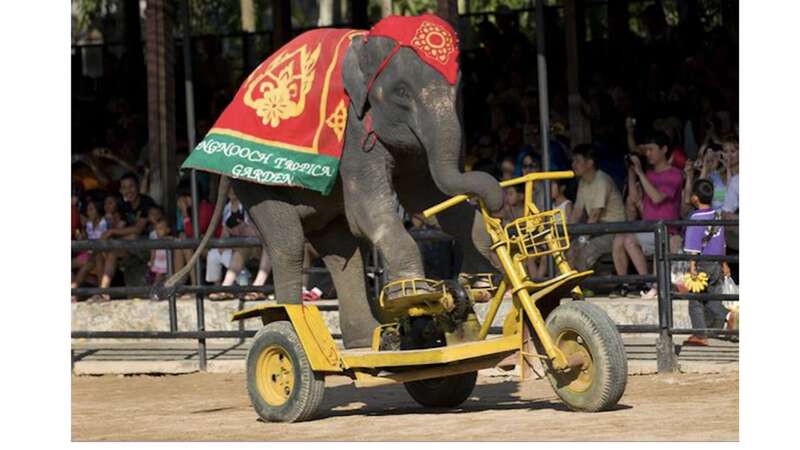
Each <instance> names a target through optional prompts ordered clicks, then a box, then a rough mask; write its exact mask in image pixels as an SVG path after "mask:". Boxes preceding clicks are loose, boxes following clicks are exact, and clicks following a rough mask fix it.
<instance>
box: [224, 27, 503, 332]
mask: <svg viewBox="0 0 800 450" xmlns="http://www.w3.org/2000/svg"><path fill="white" fill-rule="evenodd" d="M393 46H394V42H393V41H392V40H389V39H386V38H382V37H372V38H370V39H369V40H368V41H366V42H365V40H364V39H363V37H356V38H355V39H353V41H352V43H351V44H350V46H349V48H348V50H347V53H346V56H345V59H344V66H343V78H344V86H345V89H346V90H347V92H348V94H349V95H350V97H351V102H350V106H349V111H348V115H347V118H348V120H347V127H346V132H345V142H344V149H343V153H342V158H341V164H340V167H339V173H340V177H339V179H338V180H337V182H336V184H335V187H334V188H333V191H332V192H331V193H330V194H329V195H328V196H323V195H321V194H319V193H317V192H314V191H311V190H307V189H287V188H281V187H275V186H265V185H258V184H253V183H249V182H245V181H240V180H231V186H232V188H233V190H234V191H235V193H236V195H237V196H238V197H239V199H240V200H241V201H242V203H243V204H244V206H245V207H246V208H247V210H248V212H249V214H250V217H251V219H252V220H253V222H254V223H255V225H256V227H257V228H258V230H259V231H260V233H261V236H262V237H263V239H264V241H265V244H266V246H267V249H268V251H269V255H270V258H272V267H273V276H274V279H275V297H276V298H277V299H278V301H279V302H281V303H300V301H301V300H300V294H301V290H302V269H303V245H304V242H305V240H306V238H307V239H308V240H309V242H310V243H311V245H312V246H313V247H314V248H315V249H316V250H317V252H319V254H320V255H321V256H322V258H323V260H324V262H325V265H326V266H327V267H328V269H329V270H330V273H331V275H332V277H333V281H334V284H335V286H336V291H337V293H338V297H339V310H340V315H339V317H340V320H341V328H342V336H343V340H344V345H345V347H347V348H352V347H363V346H368V345H369V344H370V338H371V332H372V330H373V329H374V327H375V326H377V325H378V322H377V320H376V319H375V316H374V314H373V311H372V309H371V308H372V307H374V305H370V303H369V301H368V297H367V289H366V284H365V277H364V266H363V259H362V255H363V254H364V253H363V252H364V250H365V249H366V248H368V247H367V246H365V245H364V244H365V243H372V244H374V245H375V246H377V248H378V249H379V250H380V251H381V253H382V255H383V256H384V258H385V262H386V269H387V270H388V275H389V280H390V281H391V280H396V279H400V278H412V277H424V275H425V272H424V270H423V266H422V258H421V257H420V252H419V249H418V247H417V245H416V244H415V242H414V240H413V239H412V238H411V236H410V235H409V234H408V232H407V231H406V230H405V228H404V226H403V223H402V219H401V217H400V216H399V215H398V212H397V211H398V204H400V205H402V206H403V208H405V210H406V211H409V212H419V211H422V210H423V209H425V208H427V207H430V206H432V205H434V204H436V203H438V202H440V201H443V200H445V199H446V198H447V197H449V196H452V195H456V194H462V193H471V194H477V195H479V196H480V197H481V198H482V199H484V201H485V202H486V204H487V206H488V207H489V208H490V209H491V210H499V209H500V207H501V206H502V201H503V193H502V190H501V188H500V187H499V186H498V183H497V180H495V179H494V178H492V177H491V176H490V175H488V174H486V173H482V172H470V173H462V168H463V152H462V145H463V132H462V128H461V122H460V118H459V116H458V106H457V103H458V102H460V101H461V100H460V99H458V98H457V92H458V91H459V89H458V88H459V86H458V84H460V81H458V82H457V83H456V86H452V85H450V84H448V83H447V81H446V80H445V79H444V78H443V77H442V76H441V75H440V74H439V73H438V72H436V71H435V70H434V69H433V68H431V67H430V66H428V65H426V64H425V63H423V62H422V61H420V60H419V58H418V57H417V56H416V54H415V53H414V51H413V50H411V49H409V48H405V47H403V48H400V49H399V50H398V51H397V52H396V53H395V55H394V56H393V57H392V59H391V61H390V62H389V63H388V64H387V66H386V67H385V68H384V69H383V71H381V73H380V75H379V76H378V78H377V79H376V80H375V82H374V83H373V86H372V90H371V91H370V92H369V98H365V96H366V87H367V83H368V81H369V80H370V78H372V75H373V74H374V73H375V71H376V70H377V68H378V66H379V64H380V63H381V62H382V61H383V59H384V58H385V57H386V55H388V54H389V52H390V50H391V49H392V47H393ZM459 80H460V74H459ZM367 111H368V112H369V114H370V115H371V116H372V128H373V130H374V131H375V133H376V134H377V137H378V140H377V142H376V143H375V145H374V147H372V149H371V150H369V151H365V150H364V149H363V148H362V145H361V142H362V140H363V138H364V137H365V134H366V132H365V130H364V123H363V120H364V117H365V115H364V113H366V112H367ZM220 198H221V197H220ZM438 220H439V223H440V225H441V226H442V228H443V230H444V231H445V232H447V233H449V234H451V235H453V236H454V237H455V238H456V239H458V240H459V241H460V242H461V243H462V244H463V249H464V260H463V263H462V268H461V270H462V271H464V272H477V271H480V270H482V269H483V270H485V269H486V267H487V264H488V261H487V260H486V259H485V256H487V255H488V252H489V248H488V247H489V237H488V236H487V235H486V232H485V231H484V230H483V225H482V222H481V220H480V216H479V214H478V213H477V212H476V211H475V209H474V208H473V207H471V206H470V205H468V204H466V203H463V204H461V205H459V206H457V207H454V208H451V209H449V210H448V211H446V212H445V213H442V214H440V215H439V216H438ZM213 228H214V226H211V227H209V229H213ZM482 255H483V256H482Z"/></svg>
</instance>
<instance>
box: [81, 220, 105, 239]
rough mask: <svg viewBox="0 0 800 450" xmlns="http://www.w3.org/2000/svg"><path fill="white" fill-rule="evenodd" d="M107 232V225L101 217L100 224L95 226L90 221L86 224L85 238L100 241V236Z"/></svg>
mask: <svg viewBox="0 0 800 450" xmlns="http://www.w3.org/2000/svg"><path fill="white" fill-rule="evenodd" d="M107 230H108V223H107V222H106V218H105V217H103V218H102V219H100V222H98V223H97V226H95V225H94V224H93V223H92V221H91V220H90V221H87V222H86V236H87V237H88V238H89V239H90V240H91V239H100V236H102V235H103V233H105V232H106V231H107Z"/></svg>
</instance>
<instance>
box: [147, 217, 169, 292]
mask: <svg viewBox="0 0 800 450" xmlns="http://www.w3.org/2000/svg"><path fill="white" fill-rule="evenodd" d="M151 211H152V209H151ZM149 237H150V239H168V238H169V237H170V229H169V223H167V220H166V219H164V218H163V217H160V218H158V219H155V224H154V225H153V231H151V232H150V235H149ZM147 267H149V268H150V278H151V279H150V283H151V284H155V283H158V282H159V281H161V280H162V279H163V278H164V276H165V275H166V274H167V250H166V249H163V248H159V249H156V250H150V261H148V263H147Z"/></svg>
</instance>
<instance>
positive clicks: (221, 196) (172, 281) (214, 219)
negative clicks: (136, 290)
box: [150, 175, 230, 300]
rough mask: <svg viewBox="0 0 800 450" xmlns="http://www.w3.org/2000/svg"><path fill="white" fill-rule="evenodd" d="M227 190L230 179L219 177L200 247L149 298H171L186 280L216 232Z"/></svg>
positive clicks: (151, 292)
mask: <svg viewBox="0 0 800 450" xmlns="http://www.w3.org/2000/svg"><path fill="white" fill-rule="evenodd" d="M229 188H230V178H228V177H226V176H225V175H222V176H220V179H219V191H218V193H217V204H216V205H215V206H214V213H213V214H212V215H211V221H210V222H209V223H208V229H207V230H206V232H205V234H204V235H203V239H202V240H201V241H200V245H199V246H198V247H197V249H196V250H195V251H194V254H192V257H191V258H190V259H189V261H188V262H187V263H186V265H185V266H184V267H183V268H182V269H181V270H179V271H177V272H176V273H175V274H173V275H172V276H171V277H169V278H168V279H167V280H166V281H164V282H163V283H158V284H157V285H155V286H153V289H152V290H151V291H150V297H151V298H153V299H155V300H163V299H166V298H168V297H170V296H172V295H173V294H174V293H175V291H176V289H177V285H178V284H179V283H181V282H182V281H183V280H184V278H186V275H188V274H189V271H190V270H192V269H193V268H194V265H195V263H196V262H197V258H199V257H200V255H201V254H202V253H203V250H205V249H206V246H207V245H208V241H209V240H211V236H213V235H214V230H216V228H217V225H218V224H219V221H220V217H222V209H223V207H224V205H225V199H226V198H227V195H228V189H229Z"/></svg>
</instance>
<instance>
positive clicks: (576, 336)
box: [546, 301, 628, 412]
mask: <svg viewBox="0 0 800 450" xmlns="http://www.w3.org/2000/svg"><path fill="white" fill-rule="evenodd" d="M546 325H547V330H548V331H549V332H550V336H552V337H553V342H554V344H555V345H556V346H557V347H558V348H559V349H560V350H561V351H562V352H563V353H564V356H565V357H566V358H567V359H568V360H569V359H570V357H572V359H573V360H576V359H577V360H578V361H582V364H581V365H580V366H576V367H572V368H569V369H566V370H555V369H553V368H552V366H550V365H549V364H548V365H547V372H546V376H547V379H548V380H549V381H550V384H551V385H552V386H553V389H554V390H555V392H556V394H557V395H558V396H559V398H561V400H562V401H563V402H564V403H565V404H566V405H567V406H568V407H569V408H570V409H572V410H574V411H586V412H594V411H603V410H607V409H609V408H611V407H613V406H614V405H616V404H617V402H618V401H619V399H620V398H621V397H622V394H623V393H624V392H625V386H626V384H627V379H628V360H627V357H626V355H625V347H624V345H623V342H622V337H621V336H620V334H619V331H617V327H616V325H614V322H612V321H611V319H610V318H609V317H608V315H607V314H606V313H605V311H603V310H602V309H600V308H598V307H597V306H595V305H592V304H590V303H586V302H584V301H575V302H570V303H566V304H563V305H561V306H559V307H557V308H556V309H555V310H553V312H551V313H550V315H549V316H548V317H547V323H546Z"/></svg>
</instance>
